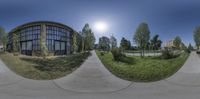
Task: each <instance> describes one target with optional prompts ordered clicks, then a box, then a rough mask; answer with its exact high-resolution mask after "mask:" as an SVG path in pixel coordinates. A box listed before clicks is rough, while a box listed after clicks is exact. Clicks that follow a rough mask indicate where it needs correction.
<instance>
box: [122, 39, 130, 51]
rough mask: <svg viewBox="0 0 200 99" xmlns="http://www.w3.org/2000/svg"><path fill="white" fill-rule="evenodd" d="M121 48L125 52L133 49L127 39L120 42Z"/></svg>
mask: <svg viewBox="0 0 200 99" xmlns="http://www.w3.org/2000/svg"><path fill="white" fill-rule="evenodd" d="M120 47H121V48H122V49H123V50H128V49H130V48H131V42H130V41H129V40H127V39H125V38H124V37H122V39H121V42H120Z"/></svg>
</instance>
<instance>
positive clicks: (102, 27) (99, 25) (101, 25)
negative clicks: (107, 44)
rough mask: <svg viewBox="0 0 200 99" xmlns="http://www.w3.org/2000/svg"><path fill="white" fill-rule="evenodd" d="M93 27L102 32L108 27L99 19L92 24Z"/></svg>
mask: <svg viewBox="0 0 200 99" xmlns="http://www.w3.org/2000/svg"><path fill="white" fill-rule="evenodd" d="M94 28H95V30H96V31H97V32H99V33H104V32H106V30H107V29H108V25H107V24H106V23H105V22H103V21H99V22H96V23H95V24H94Z"/></svg>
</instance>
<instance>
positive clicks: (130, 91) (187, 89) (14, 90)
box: [0, 51, 200, 99]
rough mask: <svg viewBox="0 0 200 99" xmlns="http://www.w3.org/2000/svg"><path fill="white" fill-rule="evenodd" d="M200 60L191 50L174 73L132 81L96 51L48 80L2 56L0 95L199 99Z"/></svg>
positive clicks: (3, 98)
mask: <svg viewBox="0 0 200 99" xmlns="http://www.w3.org/2000/svg"><path fill="white" fill-rule="evenodd" d="M199 64H200V58H199V57H198V56H197V55H196V54H195V52H192V53H191V55H190V56H189V58H188V60H187V61H186V63H185V64H184V66H183V67H182V68H181V69H180V70H179V71H178V72H177V73H176V74H175V75H174V76H172V77H170V78H168V79H166V80H162V81H158V82H152V83H131V82H128V81H124V80H121V79H119V78H117V77H115V76H113V75H112V74H111V73H110V72H108V71H107V69H105V67H104V66H103V65H102V64H101V62H100V61H99V59H98V58H97V56H96V54H95V52H94V51H93V52H92V56H90V57H89V58H88V60H86V61H85V62H84V63H83V64H82V66H81V67H80V68H78V69H77V70H76V71H75V72H73V73H72V74H70V75H68V76H66V77H63V78H61V79H56V80H49V81H37V80H30V79H25V78H22V77H21V76H18V75H16V74H14V73H13V72H11V71H10V70H9V69H8V68H7V67H6V66H5V65H4V64H3V62H2V61H1V60H0V99H199V97H200V94H199V92H200V74H199V73H200V65H199Z"/></svg>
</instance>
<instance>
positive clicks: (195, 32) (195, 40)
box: [193, 26, 200, 49]
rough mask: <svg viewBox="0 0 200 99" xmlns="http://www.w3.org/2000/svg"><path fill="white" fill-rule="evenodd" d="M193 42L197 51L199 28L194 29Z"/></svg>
mask: <svg viewBox="0 0 200 99" xmlns="http://www.w3.org/2000/svg"><path fill="white" fill-rule="evenodd" d="M193 38H194V42H195V43H196V46H197V49H199V47H200V26H198V27H196V29H195V30H194V35H193Z"/></svg>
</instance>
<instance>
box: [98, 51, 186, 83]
mask: <svg viewBox="0 0 200 99" xmlns="http://www.w3.org/2000/svg"><path fill="white" fill-rule="evenodd" d="M96 53H97V55H98V56H99V58H100V60H101V62H102V63H103V64H104V65H105V66H106V68H107V69H108V70H109V71H110V72H112V73H113V74H114V75H116V76H118V77H120V78H122V79H126V80H130V81H136V82H151V81H158V80H161V79H165V78H167V77H169V76H171V75H173V74H174V73H175V72H177V71H178V70H179V69H180V68H181V66H182V65H183V64H184V62H185V61H186V60H187V58H188V56H189V54H188V53H183V54H181V55H180V56H178V57H176V58H173V59H161V58H159V57H144V58H141V57H139V56H130V57H128V58H129V59H132V61H133V62H132V63H131V64H127V63H123V62H117V61H114V60H113V57H112V54H111V53H105V54H104V55H101V54H100V52H99V51H96Z"/></svg>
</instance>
